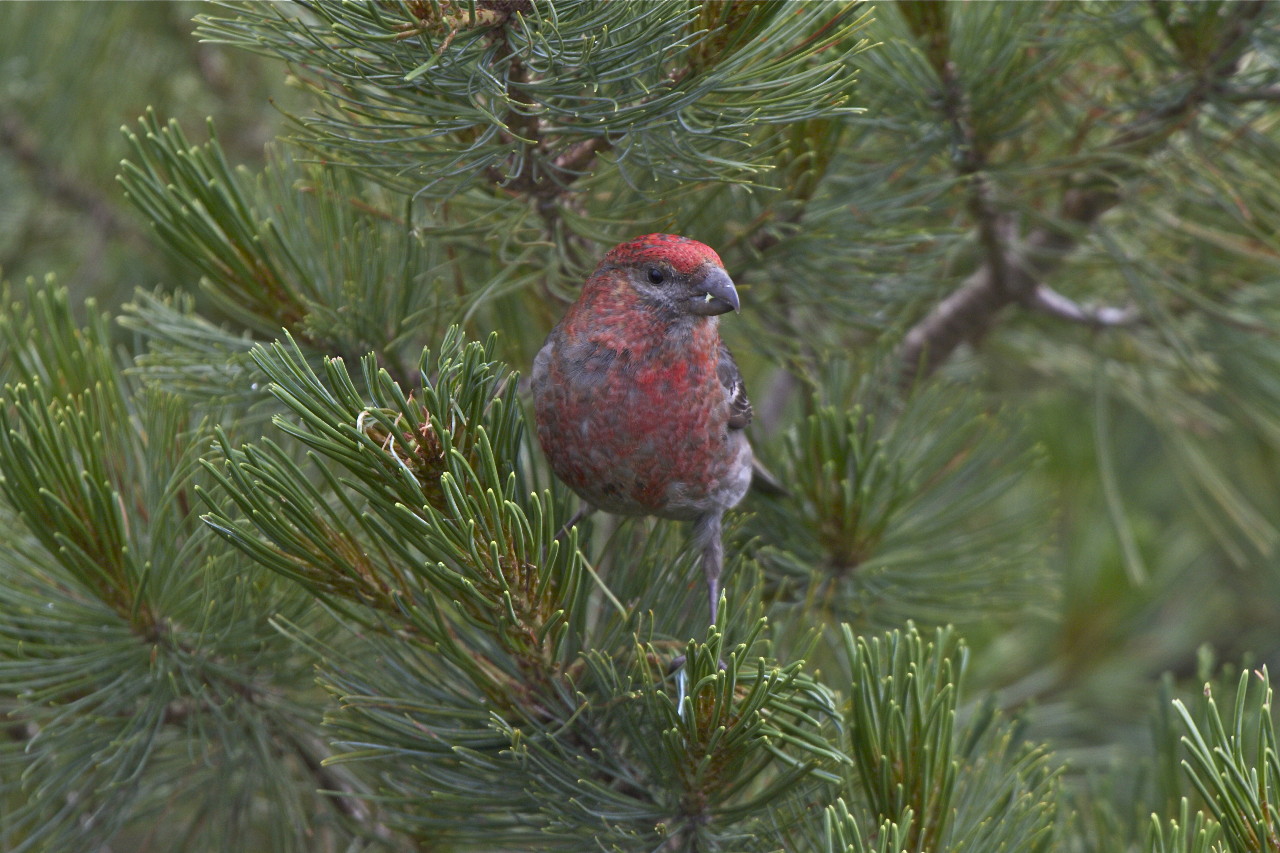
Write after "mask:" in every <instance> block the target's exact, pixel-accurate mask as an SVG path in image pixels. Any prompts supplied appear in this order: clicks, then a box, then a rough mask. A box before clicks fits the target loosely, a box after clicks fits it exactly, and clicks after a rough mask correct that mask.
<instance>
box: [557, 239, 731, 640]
mask: <svg viewBox="0 0 1280 853" xmlns="http://www.w3.org/2000/svg"><path fill="white" fill-rule="evenodd" d="M737 310H738V293H737V291H736V290H735V289H734V286H733V281H732V280H731V279H730V278H729V275H728V273H726V272H725V270H724V265H723V264H722V263H721V262H720V257H719V256H718V255H717V254H716V253H715V252H714V251H712V250H711V249H710V248H708V247H707V246H704V245H703V244H702V243H699V242H697V241H695V240H690V239H688V238H686V237H677V236H675V235H672V234H649V235H647V236H644V237H637V238H636V239H634V240H632V241H630V242H628V243H622V244H621V245H618V246H615V247H614V248H613V249H612V250H610V251H609V253H608V254H606V255H605V256H604V259H603V260H602V261H601V262H600V265H599V266H598V267H596V270H595V272H594V273H592V274H591V277H590V278H588V279H587V283H586V284H585V285H584V286H583V288H582V294H581V295H580V296H579V297H578V301H577V302H575V303H574V304H573V305H572V306H570V308H569V311H568V313H567V314H565V317H564V319H563V320H561V321H560V323H559V325H557V326H556V327H555V328H554V329H552V331H551V334H550V335H549V336H548V337H547V342H546V344H545V345H544V346H543V347H542V350H541V351H540V352H539V353H538V355H537V357H536V358H535V359H534V362H533V396H534V413H535V419H536V421H537V427H538V440H539V442H540V443H541V444H542V449H543V451H544V452H545V453H546V455H547V459H548V460H549V461H550V463H551V468H552V470H553V471H555V473H556V476H558V477H559V478H560V479H561V480H563V481H564V482H565V483H566V484H568V486H569V487H570V488H571V489H573V490H574V491H575V492H577V494H578V496H579V497H580V498H582V500H583V502H584V505H583V507H582V509H581V510H580V511H579V512H578V514H577V515H576V516H574V519H573V521H571V522H570V525H571V524H573V523H574V522H575V521H578V520H580V519H581V518H582V517H584V516H585V515H587V514H588V513H590V512H592V511H593V510H595V509H602V510H604V511H606V512H611V513H616V514H618V515H654V516H658V517H659V518H671V519H677V520H682V521H692V522H693V531H694V533H693V535H694V543H695V545H696V546H697V547H698V548H700V549H701V551H702V568H703V572H704V573H705V575H706V578H707V587H708V591H709V593H710V596H711V621H712V622H713V623H714V622H715V620H716V608H717V604H718V602H719V599H720V571H721V568H722V566H723V563H724V550H723V545H722V544H721V541H720V520H721V518H722V517H723V516H724V513H725V510H727V509H729V508H730V507H732V506H734V505H735V504H736V503H738V501H740V500H742V496H743V495H744V494H746V492H747V488H748V487H749V486H750V484H751V472H752V458H751V446H750V445H749V444H748V443H747V438H746V435H744V434H743V429H744V428H745V427H746V426H747V424H748V423H750V422H751V404H750V403H749V402H748V401H747V394H746V391H745V390H744V389H743V385H742V376H741V374H740V373H739V372H738V366H737V365H736V364H735V363H734V361H733V356H731V355H730V354H729V350H727V349H726V348H725V345H724V343H723V342H722V341H721V340H720V331H719V322H720V321H719V319H718V317H717V316H716V315H718V314H723V313H725V312H727V311H737Z"/></svg>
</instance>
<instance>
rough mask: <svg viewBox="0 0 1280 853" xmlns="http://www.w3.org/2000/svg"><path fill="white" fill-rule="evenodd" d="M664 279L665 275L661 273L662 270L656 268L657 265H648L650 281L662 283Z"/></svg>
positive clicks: (665, 278)
mask: <svg viewBox="0 0 1280 853" xmlns="http://www.w3.org/2000/svg"><path fill="white" fill-rule="evenodd" d="M666 280H667V277H666V276H665V275H663V273H662V270H660V269H658V268H657V267H649V281H650V282H652V283H653V284H662V283H663V282H664V281H666Z"/></svg>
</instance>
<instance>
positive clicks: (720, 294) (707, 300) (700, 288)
mask: <svg viewBox="0 0 1280 853" xmlns="http://www.w3.org/2000/svg"><path fill="white" fill-rule="evenodd" d="M691 284H692V285H693V293H692V294H690V297H689V310H690V311H691V312H692V313H694V314H701V315H702V316H704V317H710V316H712V315H715V314H726V313H728V312H729V311H737V310H738V309H739V303H738V289H737V288H736V287H734V286H733V279H731V278H729V274H728V273H727V272H725V271H724V270H722V269H720V268H719V267H711V268H710V269H708V270H707V271H706V273H704V274H703V275H702V276H701V277H700V278H695V279H694V280H693V281H692V282H691Z"/></svg>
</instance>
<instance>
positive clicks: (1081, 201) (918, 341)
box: [898, 0, 1266, 388]
mask: <svg viewBox="0 0 1280 853" xmlns="http://www.w3.org/2000/svg"><path fill="white" fill-rule="evenodd" d="M1265 7H1266V4H1265V3H1263V2H1258V1H1257V0H1254V2H1248V3H1240V4H1236V5H1235V6H1232V7H1230V8H1231V11H1232V18H1231V22H1230V24H1229V25H1228V26H1226V27H1224V28H1223V30H1222V31H1221V32H1220V33H1219V38H1220V41H1219V43H1218V45H1217V46H1216V49H1215V51H1214V58H1213V59H1212V60H1211V61H1210V62H1209V63H1208V64H1207V70H1206V71H1205V72H1204V73H1203V74H1202V75H1201V76H1199V77H1198V78H1196V79H1195V80H1194V82H1193V85H1191V86H1189V87H1188V88H1187V90H1186V92H1185V93H1184V94H1183V95H1182V96H1181V97H1180V98H1179V99H1178V100H1177V101H1175V102H1173V103H1171V104H1168V105H1166V106H1163V107H1159V108H1155V109H1152V110H1150V111H1148V112H1147V113H1145V114H1143V115H1141V116H1139V117H1137V118H1136V119H1134V120H1133V121H1132V122H1130V123H1129V124H1128V125H1127V126H1125V127H1122V128H1120V129H1119V130H1117V132H1116V133H1115V135H1114V136H1113V138H1112V140H1111V141H1110V142H1108V143H1106V144H1105V145H1104V146H1103V147H1102V148H1101V149H1100V150H1099V151H1098V152H1097V153H1098V155H1100V156H1103V157H1107V156H1113V155H1114V156H1122V157H1126V158H1130V162H1131V163H1132V162H1134V159H1133V158H1138V157H1142V156H1150V155H1151V154H1152V153H1153V152H1155V151H1156V150H1157V149H1158V148H1159V147H1160V146H1162V145H1164V144H1165V143H1167V142H1168V141H1169V139H1170V138H1171V137H1172V136H1173V134H1174V133H1176V132H1177V131H1178V130H1180V129H1181V128H1183V127H1185V126H1187V125H1188V124H1189V123H1190V122H1191V121H1193V120H1194V118H1195V117H1196V115H1197V114H1198V112H1199V110H1200V108H1201V107H1203V106H1204V105H1205V103H1206V102H1207V101H1208V100H1209V99H1210V98H1211V97H1212V96H1213V94H1214V93H1215V92H1216V91H1217V90H1218V89H1220V88H1221V87H1222V86H1223V85H1225V83H1226V81H1228V80H1229V79H1230V78H1231V77H1232V76H1233V75H1234V74H1235V73H1236V72H1237V70H1238V67H1239V61H1240V54H1241V52H1242V50H1243V46H1244V43H1245V42H1246V41H1247V37H1248V32H1249V24H1250V22H1251V21H1253V20H1254V19H1255V18H1257V17H1258V16H1259V15H1260V14H1261V13H1262V11H1263V10H1264V8H1265ZM1137 174H1138V168H1137V167H1136V166H1129V167H1128V168H1127V169H1126V168H1119V169H1113V170H1112V171H1111V172H1110V173H1109V174H1104V175H1097V176H1094V177H1092V178H1091V179H1090V180H1088V181H1087V182H1084V183H1081V184H1079V185H1078V186H1075V187H1073V188H1071V189H1069V190H1067V192H1066V193H1065V195H1064V197H1063V200H1062V203H1061V205H1060V208H1059V211H1058V216H1057V217H1056V220H1055V222H1054V223H1053V224H1051V225H1047V226H1042V227H1040V228H1038V229H1036V230H1035V231H1033V232H1032V233H1031V235H1030V236H1029V237H1027V239H1026V241H1025V242H1024V244H1023V245H1021V246H1017V247H1010V248H1008V249H1004V250H1002V249H1001V248H1000V247H999V244H998V241H997V240H996V239H995V230H994V229H993V228H992V227H991V225H990V220H991V217H990V216H989V215H988V212H987V211H986V210H985V209H984V205H982V204H980V205H979V206H978V208H977V211H976V212H977V219H978V222H979V231H980V233H982V234H983V237H982V239H981V240H980V243H981V244H982V245H983V248H984V259H983V261H982V263H981V264H980V265H979V267H978V269H977V270H975V271H974V272H973V273H972V274H971V275H970V276H969V277H968V278H966V279H965V280H964V282H962V283H961V285H960V286H959V287H958V288H957V289H956V290H954V291H953V292H952V293H951V294H949V295H948V296H947V297H945V298H944V299H943V300H942V301H940V302H939V303H937V304H936V305H935V306H934V307H933V308H932V309H931V310H930V311H929V312H928V313H926V314H925V316H924V317H923V318H921V319H920V320H919V321H918V322H917V323H916V324H915V325H914V326H912V328H911V329H910V330H908V332H907V334H906V335H905V336H904V338H903V341H902V345H901V347H900V349H899V354H898V359H899V363H900V364H901V383H902V385H903V387H904V388H910V387H911V386H913V385H914V384H915V383H917V382H919V381H920V380H922V379H924V378H927V377H928V376H930V375H931V374H932V373H933V372H934V371H936V370H937V369H938V368H939V367H940V366H942V364H944V363H945V362H946V361H947V359H948V358H950V356H951V354H952V353H953V352H954V351H955V349H956V348H957V347H958V346H960V345H961V344H962V343H964V342H966V341H973V340H976V339H978V338H980V337H982V335H983V334H985V333H986V331H987V329H988V328H990V326H991V325H992V323H994V322H995V321H996V319H997V317H998V315H999V314H1000V313H1001V312H1002V311H1003V310H1004V309H1005V308H1007V307H1008V306H1010V305H1013V304H1029V305H1031V306H1033V307H1035V308H1036V309H1037V310H1041V311H1046V312H1047V313H1051V314H1053V315H1054V316H1059V315H1064V314H1065V315H1066V318H1068V319H1072V320H1073V321H1075V318H1074V316H1072V315H1077V316H1081V315H1082V316H1085V317H1089V313H1090V312H1075V311H1073V310H1072V309H1071V308H1070V306H1067V305H1065V304H1064V303H1063V302H1062V300H1061V299H1058V298H1056V297H1055V295H1054V294H1051V293H1050V292H1049V291H1048V290H1047V289H1046V288H1047V287H1048V285H1047V284H1046V282H1045V280H1046V279H1047V278H1049V277H1050V276H1051V275H1052V274H1053V273H1054V272H1055V271H1056V270H1057V269H1058V268H1060V267H1061V266H1062V265H1063V264H1064V263H1066V262H1067V260H1068V259H1069V256H1070V255H1071V253H1072V252H1073V251H1074V250H1075V249H1076V247H1077V246H1078V244H1079V242H1080V241H1081V239H1082V237H1083V235H1084V234H1085V233H1086V232H1087V230H1088V229H1089V228H1090V227H1091V226H1092V225H1093V224H1094V223H1095V222H1097V221H1098V219H1099V218H1101V216H1102V215H1103V214H1104V213H1106V212H1107V211H1109V210H1110V209H1112V208H1113V207H1115V206H1116V205H1117V204H1119V203H1120V202H1121V195H1120V192H1119V189H1118V182H1119V181H1121V180H1123V179H1124V178H1126V177H1136V176H1137ZM984 222H985V223H986V224H985V225H984ZM1127 315H1128V312H1127V311H1126V310H1125V309H1111V310H1097V311H1094V312H1093V316H1092V318H1091V319H1092V320H1093V322H1094V323H1095V324H1096V323H1097V322H1098V321H1099V320H1100V319H1101V318H1102V317H1103V316H1106V317H1108V318H1109V319H1111V320H1115V319H1117V318H1120V319H1126V320H1127ZM1133 322H1136V320H1134V321H1133ZM1127 324H1128V323H1127V322H1126V323H1115V322H1112V323H1108V324H1107V325H1127Z"/></svg>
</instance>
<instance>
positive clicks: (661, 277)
mask: <svg viewBox="0 0 1280 853" xmlns="http://www.w3.org/2000/svg"><path fill="white" fill-rule="evenodd" d="M611 272H617V273H621V274H622V276H623V277H624V278H625V280H626V283H627V284H628V285H630V287H631V288H632V289H633V290H634V291H635V293H636V294H637V295H638V296H639V297H640V298H641V299H642V300H644V301H645V302H646V303H649V304H651V305H654V306H655V307H657V308H660V309H662V310H665V311H671V312H673V313H675V314H678V315H689V314H692V315H695V316H701V317H710V316H714V315H716V314H724V313H726V312H728V311H737V310H738V291H737V289H736V288H735V287H734V286H733V280H732V279H731V278H729V274H728V273H727V272H725V270H724V264H723V263H721V262H720V256H719V255H717V254H716V253H715V251H714V250H713V249H711V247H710V246H706V245H704V244H702V243H699V242H698V241H697V240H690V239H689V238H688V237H678V236H676V235H675V234H646V235H645V236H643V237H636V238H635V239H634V240H629V241H628V242H626V243H621V244H619V245H617V246H614V247H613V248H612V249H610V250H609V253H608V254H607V255H605V256H604V259H603V260H602V261H601V262H600V266H599V268H597V270H596V274H597V275H600V274H602V273H611Z"/></svg>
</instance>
